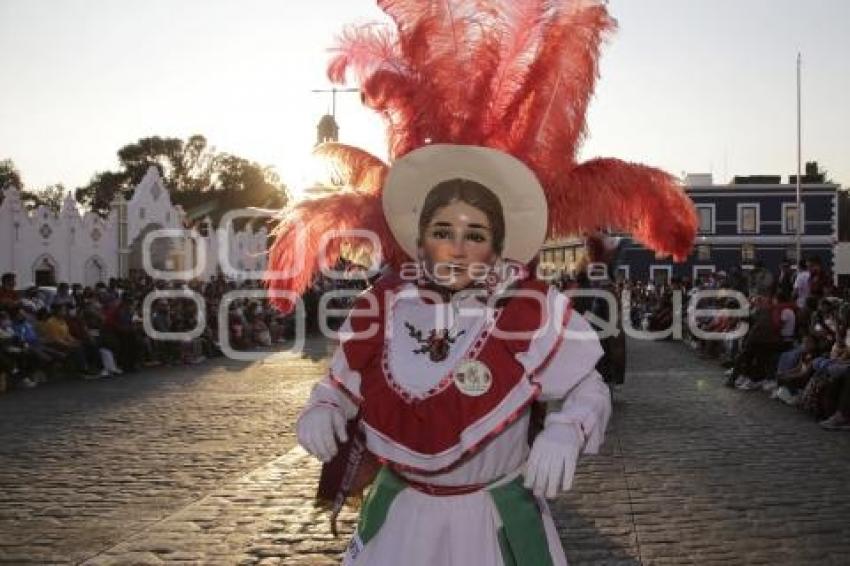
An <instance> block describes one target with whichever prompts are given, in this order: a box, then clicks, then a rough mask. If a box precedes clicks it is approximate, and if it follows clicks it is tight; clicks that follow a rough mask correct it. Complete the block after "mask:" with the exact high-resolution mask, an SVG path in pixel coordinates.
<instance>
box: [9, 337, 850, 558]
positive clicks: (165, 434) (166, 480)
mask: <svg viewBox="0 0 850 566" xmlns="http://www.w3.org/2000/svg"><path fill="white" fill-rule="evenodd" d="M310 346H311V348H310V351H309V355H308V356H307V357H291V356H272V357H270V358H267V359H266V360H265V361H264V362H262V363H256V364H250V365H249V364H240V363H236V362H229V361H217V362H208V363H207V364H205V365H202V366H197V367H193V368H191V369H188V370H185V369H183V368H179V369H178V368H173V369H169V370H159V371H156V372H152V371H148V372H145V373H142V374H138V375H133V376H127V377H123V378H119V379H116V380H109V381H103V382H92V383H62V384H57V385H51V386H49V387H45V388H42V389H37V390H34V391H27V392H18V393H14V394H11V395H6V396H4V397H0V439H2V440H0V563H7V564H27V563H35V564H80V563H84V564H98V565H99V564H121V565H125V564H178V563H182V564H308V565H320V564H335V563H337V561H338V556H339V553H340V552H341V550H342V548H343V547H344V545H345V543H346V542H347V541H346V537H341V538H340V539H334V538H333V537H332V536H331V535H330V533H329V531H328V528H327V516H326V514H325V513H324V512H322V511H320V510H317V509H315V508H314V507H313V505H312V503H311V497H312V493H313V490H314V488H315V481H316V476H317V474H318V465H317V463H316V462H315V461H314V460H313V459H311V458H310V457H308V456H307V455H306V454H304V452H303V451H302V450H301V449H300V448H297V447H295V444H294V439H293V435H292V424H293V420H294V415H295V412H296V410H297V408H298V406H299V405H300V404H301V403H302V402H303V399H304V398H305V397H306V394H307V391H308V389H309V385H310V383H311V382H312V381H313V380H315V379H316V378H317V377H318V376H319V375H321V373H322V372H323V369H324V367H325V363H326V361H325V349H324V345H323V344H322V343H311V344H310ZM629 346H630V356H629V373H628V376H627V383H626V385H625V386H623V387H621V388H620V389H618V391H617V392H616V394H615V399H616V400H615V417H614V419H613V422H612V425H611V428H610V429H609V435H608V440H607V442H606V445H605V446H604V448H603V450H602V453H601V454H599V455H598V456H594V457H590V458H585V459H584V460H583V461H582V463H581V465H580V467H579V471H578V475H577V478H576V481H575V484H574V488H573V491H571V492H570V493H568V494H565V495H564V496H562V497H560V498H559V499H558V500H557V501H555V502H554V503H553V509H554V512H555V516H556V521H557V523H558V526H559V529H560V531H561V533H562V535H563V539H564V543H565V546H566V548H567V554H568V556H569V558H570V562H571V564H573V565H582V564H624V565H625V564H640V563H645V564H788V565H797V564H800V565H803V564H813V565H814V564H836V565H839V564H840V565H846V564H848V563H850V489H848V478H849V477H850V475H848V472H850V435H848V434H845V433H828V432H824V431H821V430H820V429H819V428H818V427H817V426H816V424H815V423H814V422H813V421H811V420H810V419H808V418H807V417H806V416H805V415H803V414H801V413H799V412H798V411H795V410H793V409H790V408H788V407H785V406H784V405H781V404H779V403H776V402H773V401H770V400H769V399H767V397H766V396H765V395H762V394H760V393H743V392H740V391H735V390H729V389H726V388H724V387H722V385H721V383H722V377H721V371H720V369H719V368H718V367H717V366H715V365H714V364H708V363H706V362H702V361H700V360H698V359H697V358H696V357H695V356H694V355H692V353H691V352H689V351H688V350H687V349H686V348H684V347H683V346H682V345H680V344H675V343H669V342H668V343H638V342H634V341H633V342H630V344H629ZM354 520H355V512H354V510H351V509H349V510H348V511H347V512H346V513H344V515H343V517H342V522H341V525H342V527H343V530H344V531H345V532H350V530H351V529H352V528H353V525H354ZM470 566H472V565H470Z"/></svg>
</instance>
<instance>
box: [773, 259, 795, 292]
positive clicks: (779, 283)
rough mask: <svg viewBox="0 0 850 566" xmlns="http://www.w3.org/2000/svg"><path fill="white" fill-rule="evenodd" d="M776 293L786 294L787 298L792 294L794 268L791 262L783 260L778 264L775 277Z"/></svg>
mask: <svg viewBox="0 0 850 566" xmlns="http://www.w3.org/2000/svg"><path fill="white" fill-rule="evenodd" d="M776 292H777V294H784V295H787V296H788V297H789V298H790V297H791V296H792V295H793V294H794V270H793V269H791V263H790V262H788V261H783V262H782V264H781V265H780V266H779V277H777V278H776Z"/></svg>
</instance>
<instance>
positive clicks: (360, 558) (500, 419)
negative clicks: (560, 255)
mask: <svg viewBox="0 0 850 566" xmlns="http://www.w3.org/2000/svg"><path fill="white" fill-rule="evenodd" d="M385 279H386V278H385ZM519 289H521V290H522V291H531V292H532V293H529V294H530V295H531V294H534V295H535V296H538V297H541V298H542V299H543V300H542V301H540V300H537V299H535V298H532V297H528V298H526V297H524V296H518V297H515V298H513V299H512V300H510V301H508V302H507V304H505V305H504V306H494V305H493V304H490V305H487V304H483V303H482V301H480V300H479V299H477V298H475V297H473V296H467V297H465V298H461V299H460V300H459V301H456V303H455V305H454V307H453V306H452V305H450V304H448V303H435V302H433V301H430V300H427V299H423V298H422V297H420V296H419V294H418V292H417V287H416V285H415V284H413V283H409V282H407V283H405V282H399V281H397V280H393V281H391V282H385V281H381V282H379V284H377V285H376V286H375V287H374V288H373V289H371V290H369V291H367V292H366V295H368V296H363V297H361V298H360V299H359V300H358V304H357V305H356V306H355V311H358V310H359V311H360V312H361V313H364V314H365V313H370V314H371V316H369V315H366V316H360V315H355V316H352V317H350V318H349V319H348V320H347V321H346V322H345V324H344V325H343V327H342V328H341V329H340V332H341V336H345V335H346V334H351V335H352V336H357V335H363V336H364V337H363V338H357V337H353V338H349V339H344V338H343V341H342V343H341V345H340V347H339V348H338V349H337V350H336V353H335V354H334V356H333V358H332V360H331V362H330V368H329V373H328V376H327V377H326V378H324V379H323V380H322V381H321V382H320V383H319V384H317V385H316V387H315V388H314V390H313V393H312V395H311V401H310V403H309V404H308V406H307V407H306V408H305V411H310V410H311V408H312V407H313V406H316V405H317V404H318V405H323V404H325V403H328V402H330V403H334V404H336V405H338V406H339V407H340V408H341V410H342V411H343V412H344V413H345V416H346V418H354V417H355V415H357V414H358V411H359V412H360V414H361V415H362V427H363V431H364V433H365V437H366V445H367V448H368V449H369V450H370V451H371V452H372V453H373V454H375V455H376V456H378V458H379V459H380V460H382V461H383V462H385V464H386V465H387V466H389V467H391V468H392V469H394V470H395V471H397V473H399V474H400V475H401V476H403V477H404V478H405V479H407V480H410V481H412V482H416V483H421V484H427V485H431V486H451V487H456V486H470V485H481V486H486V485H488V484H491V483H492V482H494V481H497V480H500V479H501V480H502V481H507V480H510V479H512V478H513V477H516V475H517V474H519V473H521V471H522V468H523V464H524V463H525V461H526V459H527V458H528V452H529V447H528V442H527V438H528V425H529V405H530V403H531V402H532V401H535V400H538V401H551V402H562V405H561V407H560V408H559V409H558V410H556V411H554V412H552V413H550V415H549V417H548V419H554V420H556V421H558V422H561V423H575V424H576V425H577V426H579V427H580V428H581V431H582V433H583V436H584V438H585V439H586V442H585V445H584V447H583V450H584V452H585V453H595V452H596V451H597V450H598V449H599V447H600V445H601V444H602V441H603V439H604V434H605V428H606V424H607V422H608V418H609V416H610V414H611V405H610V397H609V391H608V387H607V385H605V383H604V382H603V381H602V379H601V377H600V376H599V374H598V373H597V372H596V371H595V369H594V366H595V364H596V362H597V360H598V359H599V357H600V356H601V355H602V349H601V347H600V345H599V341H598V340H597V339H596V335H595V333H594V331H593V330H592V328H591V327H590V325H589V324H588V323H587V322H586V321H585V320H584V319H583V318H582V317H581V316H580V315H578V314H577V313H576V312H575V311H573V310H572V309H571V308H570V304H569V300H568V299H567V297H566V296H564V295H563V294H562V293H560V292H558V291H557V290H556V289H554V288H551V287H547V286H546V285H544V284H542V283H538V282H531V281H526V282H524V283H522V284H520V286H519ZM491 303H492V301H491ZM375 307H377V308H375ZM452 308H454V309H456V310H459V311H460V316H459V317H458V326H457V329H458V330H463V331H464V332H463V334H462V335H461V336H460V337H459V339H458V341H457V342H456V343H455V344H454V345H453V347H452V349H451V351H450V353H449V356H448V357H447V358H446V359H445V360H443V361H441V362H432V361H431V360H429V359H428V358H427V357H426V356H422V355H421V354H415V353H413V352H414V350H415V349H416V347H417V342H416V341H415V339H413V338H412V337H410V336H409V335H408V333H407V332H406V331H405V328H404V326H403V323H404V322H412V323H413V324H414V325H415V326H422V327H433V326H434V324H435V321H437V320H450V318H451V312H450V310H451V309H452ZM370 329H371V330H370ZM387 329H389V331H388V332H385V331H386V330H387ZM464 359H476V360H478V361H480V362H482V363H484V364H486V366H487V367H488V368H490V370H491V372H492V377H493V380H492V384H491V386H490V387H489V389H488V390H487V392H486V393H484V394H482V395H477V396H471V395H467V394H465V393H464V392H462V390H461V389H460V388H459V387H457V386H456V383H455V380H454V379H453V378H452V370H453V369H454V368H455V367H456V366H457V365H458V364H459V363H460V362H461V361H462V360H464ZM538 505H539V507H540V509H541V513H542V515H543V523H544V526H545V529H546V535H547V539H549V548H550V549H552V550H553V563H554V564H566V559H565V558H564V554H563V550H562V549H561V545H560V541H559V539H558V536H557V533H556V531H555V528H554V525H553V523H552V519H551V517H550V516H549V513H548V508H547V506H546V503H545V501H544V500H543V499H542V498H539V499H538ZM499 527H500V524H499V515H498V513H496V511H495V509H494V507H493V503H492V501H491V499H490V498H489V497H488V495H487V493H486V492H485V491H483V490H481V489H479V490H476V491H473V492H472V493H467V494H460V495H449V496H446V495H439V496H435V495H430V494H428V493H424V492H423V491H420V490H419V489H406V490H404V491H403V492H402V493H401V494H399V496H398V497H397V498H396V499H395V500H394V501H393V504H392V507H391V508H390V513H389V516H388V517H387V518H386V522H385V523H384V525H383V526H382V528H381V530H380V532H379V533H378V535H377V536H376V537H375V538H374V539H373V540H371V541H370V542H369V544H367V545H365V547H363V548H362V549H359V552H358V554H357V560H356V561H354V560H352V559H351V558H350V557H349V559H348V561H347V563H351V564H386V563H388V562H386V560H387V558H386V557H390V556H402V555H403V556H405V558H404V563H405V564H411V565H419V564H421V565H423V566H425V565H429V566H430V565H432V564H449V563H451V564H455V563H456V564H462V563H463V564H469V565H473V564H486V565H491V564H493V565H498V564H502V559H501V555H500V550H499V546H498V544H497V532H498V530H499ZM355 537H356V535H355ZM357 544H358V542H357V541H356V540H355V542H354V543H353V545H357ZM449 558H450V560H451V562H447V561H446V560H447V559H449ZM382 560H383V561H382Z"/></svg>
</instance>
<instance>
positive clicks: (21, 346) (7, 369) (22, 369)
mask: <svg viewBox="0 0 850 566" xmlns="http://www.w3.org/2000/svg"><path fill="white" fill-rule="evenodd" d="M0 308H2V307H0ZM31 361H32V358H31V354H30V353H29V352H28V351H27V345H26V344H25V343H24V342H23V341H22V340H21V339H20V338H19V337H18V335H17V334H15V329H14V326H13V323H12V317H11V315H10V314H9V312H8V311H6V310H5V309H4V310H0V374H2V384H0V393H3V392H5V391H6V390H7V389H8V388H11V387H24V388H27V389H30V388H33V387H35V386H36V385H37V382H36V380H34V379H32V378H31V377H30V376H29V375H28V374H29V370H31Z"/></svg>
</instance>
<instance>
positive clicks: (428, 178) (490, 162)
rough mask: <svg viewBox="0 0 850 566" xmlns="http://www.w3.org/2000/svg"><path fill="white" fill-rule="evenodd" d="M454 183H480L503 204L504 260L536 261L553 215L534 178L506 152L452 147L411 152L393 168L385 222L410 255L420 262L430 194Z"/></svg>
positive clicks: (387, 188)
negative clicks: (421, 221) (421, 222)
mask: <svg viewBox="0 0 850 566" xmlns="http://www.w3.org/2000/svg"><path fill="white" fill-rule="evenodd" d="M452 179H464V180H468V181H475V182H476V183H480V184H482V185H484V186H485V187H487V188H488V189H490V190H491V191H492V192H493V194H495V195H496V197H497V198H498V199H499V202H500V203H501V204H502V213H503V215H504V217H505V242H504V246H503V248H502V257H503V258H504V259H512V260H515V261H518V262H521V263H524V264H525V263H528V262H529V261H531V260H532V259H533V258H534V257H535V256H536V255H537V253H538V251H539V250H540V247H541V245H542V244H543V242H544V240H545V239H546V229H547V225H548V210H549V209H548V206H547V204H546V195H545V194H544V193H543V187H542V186H541V185H540V181H539V180H538V179H537V176H536V175H535V174H534V172H533V171H532V170H531V169H529V168H528V166H527V165H525V163H523V162H522V161H520V160H519V159H517V158H516V157H514V156H512V155H510V154H507V153H505V152H503V151H499V150H496V149H491V148H488V147H482V146H477V145H453V144H433V145H426V146H425V147H422V148H419V149H416V150H414V151H411V152H410V153H408V154H407V155H405V156H404V157H402V158H401V159H398V160H397V161H396V162H394V163H393V165H392V167H391V168H390V171H389V174H388V175H387V178H386V181H385V182H384V189H383V206H384V216H385V217H386V219H387V223H388V224H389V227H390V230H392V233H393V236H395V239H396V241H397V242H398V244H399V245H400V246H401V248H402V249H403V250H404V251H405V252H406V253H407V255H409V256H410V257H411V258H416V256H417V245H416V242H417V239H418V238H419V217H420V215H421V214H422V206H423V204H425V198H426V197H427V196H428V193H429V192H431V189H433V188H434V187H436V186H437V185H439V184H440V183H442V182H443V181H449V180H452Z"/></svg>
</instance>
